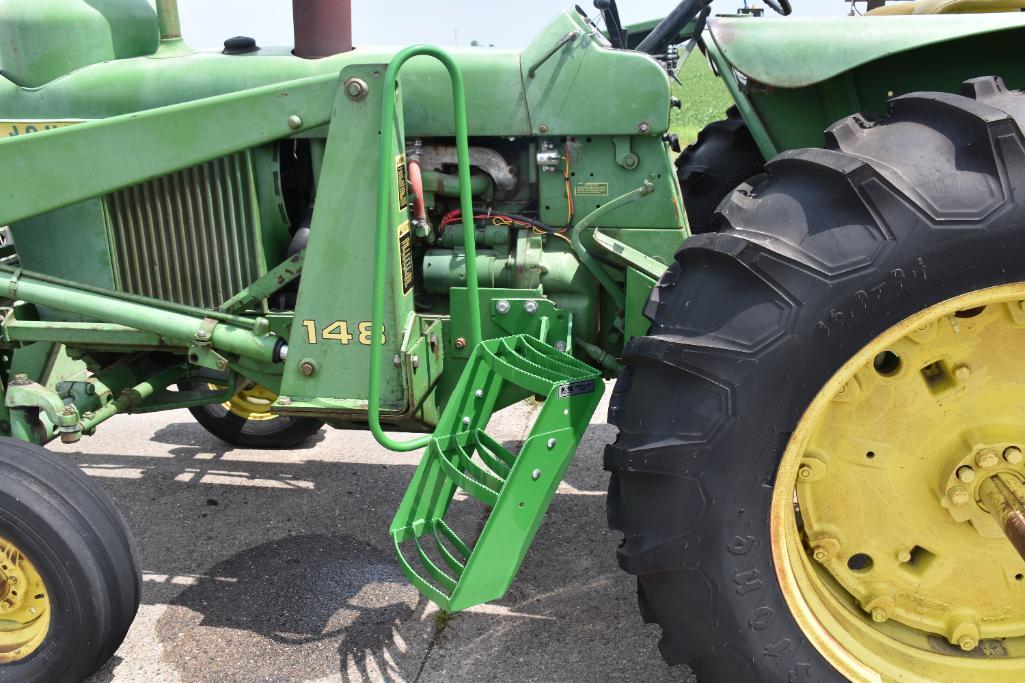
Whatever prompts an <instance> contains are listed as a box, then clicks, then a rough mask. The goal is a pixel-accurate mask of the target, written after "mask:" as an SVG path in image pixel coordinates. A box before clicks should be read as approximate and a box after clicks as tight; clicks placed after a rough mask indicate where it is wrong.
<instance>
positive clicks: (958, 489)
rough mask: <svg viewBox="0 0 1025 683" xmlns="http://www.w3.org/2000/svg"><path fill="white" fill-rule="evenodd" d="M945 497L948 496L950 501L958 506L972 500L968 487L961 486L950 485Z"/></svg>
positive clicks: (962, 505)
mask: <svg viewBox="0 0 1025 683" xmlns="http://www.w3.org/2000/svg"><path fill="white" fill-rule="evenodd" d="M947 498H949V499H950V502H951V503H953V504H954V505H955V506H957V507H959V508H960V507H964V506H965V505H968V503H970V502H972V494H970V493H968V489H966V488H965V487H963V486H952V487H950V490H949V491H947Z"/></svg>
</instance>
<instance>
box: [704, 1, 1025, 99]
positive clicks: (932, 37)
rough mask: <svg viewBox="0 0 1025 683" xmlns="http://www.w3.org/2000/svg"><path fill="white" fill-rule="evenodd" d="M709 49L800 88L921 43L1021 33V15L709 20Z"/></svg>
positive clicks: (756, 76) (762, 79)
mask: <svg viewBox="0 0 1025 683" xmlns="http://www.w3.org/2000/svg"><path fill="white" fill-rule="evenodd" d="M709 30H710V32H711V34H712V39H713V40H714V41H715V45H716V46H717V47H718V48H719V50H720V51H721V52H722V54H723V55H724V56H725V58H726V61H727V62H729V64H730V65H731V66H732V67H733V68H734V69H736V70H737V71H739V72H740V73H742V74H744V75H745V76H747V77H748V78H750V79H752V80H755V81H758V82H759V83H764V84H766V85H770V86H773V87H777V88H802V87H805V86H809V85H813V84H815V83H819V82H821V81H825V80H828V79H830V78H832V77H833V76H836V75H838V74H840V73H843V72H844V71H848V70H850V69H853V68H855V67H857V66H861V65H862V64H866V63H868V62H871V61H874V60H876V59H880V58H882V57H887V56H889V55H893V54H897V53H899V52H905V51H907V50H912V49H914V48H918V47H924V46H926V45H933V44H936V43H942V42H945V41H949V40H955V39H958V38H964V37H967V36H973V35H979V34H983V33H995V32H998V31H1022V32H1025V13H1001V14H960V15H938V16H914V17H911V16H906V17H900V16H878V17H851V18H847V19H836V18H832V19H792V18H788V19H753V18H749V17H720V18H716V19H714V20H712V21H709Z"/></svg>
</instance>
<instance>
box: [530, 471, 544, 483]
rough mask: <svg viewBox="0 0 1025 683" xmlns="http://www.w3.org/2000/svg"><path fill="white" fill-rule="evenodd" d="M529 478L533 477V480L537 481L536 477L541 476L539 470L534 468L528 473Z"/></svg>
mask: <svg viewBox="0 0 1025 683" xmlns="http://www.w3.org/2000/svg"><path fill="white" fill-rule="evenodd" d="M530 478H531V479H533V480H534V481H537V480H538V479H540V478H541V470H534V471H533V472H531V473H530Z"/></svg>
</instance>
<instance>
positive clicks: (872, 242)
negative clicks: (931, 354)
mask: <svg viewBox="0 0 1025 683" xmlns="http://www.w3.org/2000/svg"><path fill="white" fill-rule="evenodd" d="M1023 123H1025V96H1023V95H1022V94H1021V93H1018V92H1011V91H1007V90H1006V88H1005V87H1004V85H1003V83H1002V82H1001V81H1000V80H999V79H994V78H985V79H976V80H974V81H969V82H968V83H966V84H965V86H964V89H963V94H962V95H961V96H956V95H948V94H943V93H917V94H912V95H907V96H904V97H900V98H897V99H895V100H893V101H892V102H891V105H890V112H889V116H888V117H887V118H886V119H884V120H882V121H878V122H870V121H868V120H866V119H864V118H862V117H860V116H853V117H850V118H848V119H845V120H843V121H841V122H840V123H838V124H836V125H835V126H834V127H832V128H831V129H830V130H829V131H828V134H827V148H826V149H822V150H798V151H793V152H786V153H784V154H781V155H780V156H778V157H777V158H775V159H773V160H772V161H770V162H769V164H768V165H767V167H766V174H765V175H763V176H759V177H757V178H754V179H752V180H751V181H749V182H748V183H746V184H744V185H742V186H741V187H740V188H738V189H737V191H736V192H734V193H733V194H732V196H731V197H730V198H729V199H728V200H727V201H726V202H724V203H723V205H722V206H721V207H720V208H719V214H720V217H721V220H722V222H723V224H724V225H725V227H726V228H727V229H726V230H725V231H723V232H722V233H719V234H707V235H699V236H697V237H694V238H691V239H690V240H688V241H687V242H686V243H685V244H684V246H683V249H682V250H681V251H680V253H679V254H678V255H677V258H676V263H675V264H674V265H673V266H672V267H671V268H670V269H669V271H668V272H667V273H666V274H665V275H664V276H663V278H662V279H661V281H660V282H659V284H658V286H657V287H656V289H655V291H654V292H653V294H652V298H651V300H650V302H649V305H648V309H647V312H648V313H649V317H650V318H651V319H652V321H653V325H652V328H651V331H650V333H649V336H647V337H644V338H639V339H635V340H633V341H632V342H631V343H630V345H629V346H628V348H627V350H626V352H625V357H624V362H625V365H626V370H625V372H624V374H623V375H622V377H621V378H620V380H619V382H618V383H617V386H616V390H615V393H614V395H613V398H612V402H611V406H610V411H609V421H610V422H611V423H612V424H614V425H616V426H617V427H618V428H619V430H620V436H619V438H618V441H617V443H615V444H614V445H612V446H610V447H608V449H607V451H606V467H607V469H609V470H610V471H611V472H612V478H611V482H610V486H609V497H608V514H609V523H610V526H611V527H612V528H613V529H617V530H620V531H622V532H623V535H624V539H623V544H622V546H621V548H620V549H619V552H618V556H619V561H620V565H621V566H622V567H623V569H625V570H626V571H628V572H630V573H632V574H635V575H637V581H638V599H639V603H640V607H641V613H642V615H643V616H644V617H645V618H646V619H647V620H649V621H655V622H657V623H659V624H660V625H661V626H662V631H663V636H662V639H661V641H660V649H661V651H662V654H663V656H664V657H665V659H666V660H667V662H668V663H669V664H672V665H675V664H687V665H689V666H690V667H691V668H692V669H693V670H694V672H695V673H696V675H697V677H698V679H699V680H701V681H705V682H708V683H718V682H720V681H723V682H727V681H728V682H731V683H732V682H733V681H789V682H791V683H793V682H795V681H797V682H802V681H825V680H844V678H845V677H858V678H860V677H861V676H866V677H869V676H875V675H881V676H883V678H884V679H887V680H890V679H894V678H899V679H901V680H919V679H921V678H923V677H925V678H928V675H927V674H926V673H925V672H926V671H929V672H932V675H933V679H934V680H935V679H937V678H942V679H950V680H967V679H966V678H965V676H966V675H967V676H969V677H971V676H976V677H979V678H978V679H979V680H1013V676H1015V675H1017V674H1016V673H1015V672H1017V673H1018V674H1020V671H1021V669H1022V661H1023V659H1022V658H1023V657H1025V646H1023V645H1022V643H1020V642H1019V641H1020V640H1021V638H1020V636H1021V634H1017V633H1012V634H1010V635H1009V637H1008V638H1006V639H999V640H1000V642H1001V645H1000V648H994V647H989V646H986V647H984V646H981V645H979V643H978V642H977V641H976V642H973V641H972V640H971V639H967V640H966V639H964V638H963V637H962V638H961V639H960V640H959V639H958V637H957V632H956V631H954V632H953V635H952V634H951V633H943V634H942V635H940V636H936V635H935V632H934V633H933V634H930V633H926V632H923V633H922V634H921V636H922V637H921V639H920V641H921V643H922V645H921V647H920V648H918V649H915V647H912V648H911V650H910V652H911V653H912V654H911V655H910V656H908V655H907V652H906V651H904V650H902V651H901V652H902V653H903V654H900V655H899V656H894V657H892V658H890V659H887V657H886V656H882V658H881V659H880V658H879V657H876V655H875V654H871V653H869V654H865V652H864V651H863V650H864V649H865V648H863V647H862V645H861V644H860V643H855V644H854V645H851V646H850V647H848V646H847V644H848V643H851V642H853V641H852V640H851V638H852V636H851V633H852V632H853V630H854V629H862V630H865V631H866V632H870V629H872V628H875V627H874V626H873V621H874V620H875V621H884V622H885V621H887V620H888V619H891V614H890V612H891V611H892V610H893V605H892V604H891V605H888V606H887V609H886V610H883V611H882V612H880V613H879V614H878V617H879V618H878V619H876V616H877V615H876V613H875V612H874V611H873V609H872V605H871V604H869V603H868V602H867V601H863V602H862V603H861V604H858V602H857V601H856V600H851V601H850V604H849V605H847V607H846V608H845V609H846V610H847V612H849V613H850V614H848V617H850V621H848V622H842V623H851V624H854V626H853V627H852V629H851V630H848V631H841V630H837V631H834V632H822V631H816V630H815V629H814V628H812V627H811V626H809V624H810V623H812V622H814V621H815V620H814V619H810V618H809V617H808V614H806V613H804V612H802V611H801V610H799V609H798V610H796V611H795V605H802V604H804V603H801V601H800V599H799V598H800V596H795V595H794V592H795V590H797V589H795V588H794V587H793V586H792V585H791V586H788V587H787V590H784V589H783V588H782V586H781V581H780V577H781V576H782V577H784V578H786V575H787V571H788V568H787V566H784V563H782V562H781V561H778V560H779V558H780V557H781V543H784V542H785V543H789V545H785V543H784V545H783V546H782V547H783V550H786V549H787V548H789V550H790V551H791V552H793V551H794V549H795V548H796V549H797V550H798V552H804V551H807V552H808V553H811V552H812V551H813V548H812V547H811V545H810V544H809V542H808V540H807V539H806V538H795V536H796V533H794V534H791V537H790V538H789V539H787V538H784V537H785V536H786V533H787V531H788V529H787V528H784V526H783V525H781V524H780V523H779V519H780V517H779V515H778V514H777V513H778V512H779V509H780V505H783V506H789V507H791V510H790V513H791V515H793V514H794V510H793V507H794V505H793V501H794V500H795V495H798V497H799V494H800V492H801V490H802V489H800V488H799V487H797V484H796V479H795V477H796V476H797V475H796V472H797V470H796V469H794V468H791V467H790V466H789V465H787V467H785V468H784V467H781V461H784V464H786V462H785V461H786V458H785V457H784V455H785V454H787V453H789V452H790V451H791V447H792V445H793V442H794V441H796V440H798V437H797V436H794V435H795V433H798V432H800V431H801V429H803V427H801V429H799V426H800V425H803V424H804V422H803V421H802V418H803V416H806V411H808V409H809V406H810V405H813V401H816V402H817V401H818V400H819V399H818V398H817V397H819V396H821V395H822V393H821V392H823V391H826V390H827V389H830V388H831V390H832V391H834V393H835V392H836V391H837V389H836V387H831V385H830V379H831V377H834V373H837V372H838V370H840V371H846V368H847V366H848V365H849V364H850V363H852V362H853V359H856V358H858V357H859V354H861V353H862V352H863V349H865V348H866V347H867V346H870V345H872V344H873V343H875V342H874V340H877V338H882V337H881V335H883V336H885V335H884V333H887V332H888V331H892V329H895V328H896V327H898V326H899V325H900V324H901V323H902V321H905V320H907V319H909V317H910V316H913V315H915V314H919V313H920V312H922V311H928V310H940V309H939V308H934V307H937V306H938V305H940V304H941V303H942V302H945V301H948V300H951V299H953V298H954V297H959V296H962V295H966V294H967V295H972V293H977V292H980V291H984V290H986V288H990V287H997V286H1002V285H1007V283H1022V282H1025V259H1023V258H1022V255H1023V254H1025V204H1023V200H1022V199H1021V197H1023V196H1025V135H1023V134H1022V130H1023V126H1022V124H1023ZM1013 303H1017V302H1013ZM1001 305H1003V304H1001ZM1000 310H1001V311H1002V310H1004V309H1003V308H1001V309H1000ZM1008 310H1009V309H1008ZM1023 310H1025V309H1023ZM964 313H965V316H964V317H965V318H970V317H971V316H974V315H977V313H976V311H975V310H974V309H972V310H970V311H965V312H964ZM1012 313H1013V312H1012ZM1012 313H1008V314H1007V315H1012ZM1000 315H1003V313H1001V314H1000ZM1013 315H1016V314H1013ZM948 318H949V320H948ZM959 319H960V316H959V315H957V314H955V313H954V312H953V311H950V312H947V313H946V314H944V315H943V316H941V318H938V320H941V322H942V324H944V325H947V326H948V328H950V329H960V328H958V327H957V325H959V323H958V320H959ZM923 320H924V319H923ZM927 322H928V321H925V322H923V324H926V323H927ZM928 324H935V321H934V322H931V323H928ZM945 329H946V328H945ZM936 360H937V362H939V358H937V359H936ZM870 361H871V359H870ZM869 367H870V368H872V367H873V366H872V365H871V362H870V365H869ZM930 368H932V365H923V366H922V367H921V368H918V367H915V368H911V369H905V370H906V376H907V379H908V381H909V382H912V383H913V386H914V387H916V388H915V390H916V391H917V390H925V389H927V388H929V387H928V381H927V380H929V378H930V375H929V372H931V370H930ZM927 371H928V372H927ZM874 372H876V374H877V375H879V376H882V375H884V374H886V373H887V372H889V369H888V368H886V367H883V366H875V368H874ZM893 372H894V373H896V372H897V370H896V369H894V371H893ZM966 374H967V373H966ZM960 377H961V376H960V374H959V375H958V379H957V380H952V381H961V380H960ZM1008 381H1009V382H1010V383H1009V384H1008V386H1012V387H1013V386H1014V380H1013V378H1011V379H1010V380H1008ZM909 386H911V385H909ZM824 387H825V388H824ZM941 388H942V387H941ZM955 388H956V387H955ZM937 395H939V394H937ZM953 395H955V394H951V396H953ZM957 395H961V394H957ZM653 396H655V397H659V399H658V400H654V401H653V400H652V397H653ZM826 398H827V400H828V398H829V396H827V397H826ZM834 400H835V399H834ZM943 400H948V399H947V398H944V399H943ZM953 414H955V415H956V414H958V413H957V412H956V411H955V412H954V413H953ZM891 422H892V423H893V424H891V425H890V426H889V428H890V429H892V430H896V433H899V432H900V430H901V429H902V428H904V427H905V425H904V424H903V423H902V421H901V420H900V419H897V418H896V417H894V418H893V419H892V420H891ZM802 438H803V437H802ZM869 453H871V451H870V452H869ZM869 453H866V452H864V451H862V457H863V458H864V457H869V458H871V457H874V456H875V453H871V455H869ZM937 457H939V456H937ZM918 460H922V461H923V462H929V457H928V456H923V457H922V458H918ZM913 461H916V458H913V457H911V456H910V455H909V457H908V460H907V462H913ZM872 466H873V467H874V466H877V464H873V465H872ZM909 466H910V465H909ZM784 470H785V471H784ZM801 476H805V475H804V474H802V475H801ZM808 476H816V477H817V476H819V475H818V474H815V473H814V472H811V474H809V475H808ZM846 491H847V493H845V494H844V496H841V499H842V500H846V501H849V504H848V505H846V507H845V506H841V508H842V509H843V510H844V511H845V514H847V515H848V516H850V517H851V518H854V519H855V520H857V519H861V520H862V521H861V522H860V523H861V525H862V526H864V525H865V524H866V522H865V521H864V516H862V517H861V518H859V517H858V515H859V514H861V512H860V511H864V510H866V509H870V508H865V507H864V506H865V505H866V504H871V505H878V506H883V507H882V508H881V509H882V510H883V511H884V512H889V515H890V517H889V518H890V519H891V520H894V521H895V520H899V519H901V518H902V515H905V514H906V512H905V511H903V510H902V507H901V505H902V504H904V502H905V499H904V498H903V497H901V496H878V494H877V493H876V492H874V491H873V490H862V489H859V488H856V487H849V488H848V489H847V490H846ZM795 492H796V493H795ZM940 495H942V491H940V494H939V495H936V496H935V498H936V500H935V501H934V502H935V503H936V510H935V511H930V514H933V513H935V514H939V515H940V517H936V519H938V520H941V521H939V522H937V523H943V524H946V523H947V522H948V521H949V522H950V523H951V524H954V522H952V521H950V520H946V521H943V520H945V519H946V518H945V517H943V514H946V512H945V511H944V510H943V508H942V507H941V506H940V500H939V498H940ZM845 496H846V497H845ZM912 498H913V497H912V496H908V497H907V499H912ZM834 499H835V498H834ZM780 501H783V502H782V503H780ZM801 512H804V513H805V514H806V515H810V514H811V513H812V512H813V510H812V509H811V508H805V507H802V508H801ZM915 512H917V511H915ZM797 516H798V519H799V518H800V513H798V515H797ZM884 526H885V525H884ZM881 528H884V527H876V529H881ZM952 528H953V529H955V531H957V533H963V532H964V529H965V527H964V526H963V525H962V526H957V525H956V524H955V525H954V526H953V527H952ZM797 529H798V525H797V524H795V525H794V529H793V530H794V531H796V530H797ZM1003 542H1006V541H1003ZM979 543H980V546H979V547H980V549H981V550H980V552H979V555H980V557H985V556H986V553H988V552H990V550H988V549H990V548H997V549H998V550H996V551H995V552H1004V551H1005V550H1004V548H1005V547H1004V546H1003V545H999V543H1000V541H998V540H996V541H993V543H998V545H996V546H994V545H987V544H989V543H990V540H988V539H983V540H980V541H979ZM814 550H815V551H816V555H815V559H816V560H817V561H818V562H820V563H821V562H825V563H826V564H828V563H829V562H831V560H829V559H828V557H827V555H826V554H825V553H823V555H822V558H824V559H820V557H819V554H818V552H817V551H818V549H817V547H816V548H815V549H814ZM896 555H897V553H896V551H895V552H894V556H896ZM1012 559H1013V558H1012ZM1019 559H1020V558H1019ZM853 560H854V556H853V555H852V556H851V560H850V561H849V564H847V567H849V568H850V569H851V571H852V572H853V571H872V570H871V569H870V568H868V567H866V566H865V565H858V564H857V563H855V562H853ZM909 561H910V560H909ZM886 562H887V563H889V564H884V563H882V562H881V561H878V560H877V569H878V568H879V567H888V566H891V565H895V564H896V563H897V560H896V559H891V558H887V560H886ZM900 562H904V560H903V559H902V560H900ZM812 564H813V563H812ZM1008 566H1013V563H1012V564H1009V565H1008ZM971 569H972V568H971V567H970V566H953V567H950V571H952V572H961V575H962V576H964V577H968V576H971V575H972V571H971ZM895 571H896V570H895ZM900 571H903V570H900ZM868 576H872V575H871V574H869V575H868ZM1019 576H1020V574H1019ZM1015 581H1020V579H1017V578H1016V576H1015V575H1014V574H1013V573H1012V574H1010V575H1009V576H1008V577H1007V584H1008V585H1009V586H1010V590H1017V589H1016V588H1015ZM894 595H895V598H896V600H897V601H898V603H899V601H900V600H903V599H905V598H903V597H902V594H901V593H899V592H897V593H895V594H894ZM913 597H914V599H916V600H919V599H920V601H921V602H920V603H917V604H920V605H924V606H925V607H920V609H921V610H922V611H927V610H928V609H933V607H934V605H933V603H931V602H929V600H928V596H927V595H926V596H917V595H915V596H913ZM1023 602H1025V601H1023V596H1021V595H1019V596H1018V597H1017V599H1016V600H1012V601H1011V605H1013V607H1010V608H1009V609H1011V612H1013V614H1011V616H1010V617H1004V616H1001V617H999V618H1000V619H1004V618H1009V619H1011V620H1012V621H1013V620H1015V619H1020V618H1021V617H1022V616H1023V615H1022V614H1020V612H1022V609H1021V605H1022V604H1023ZM898 606H899V605H898ZM1016 610H1017V611H1016ZM898 611H899V610H898ZM870 614H871V616H869V615H870ZM813 616H815V615H813ZM893 618H894V619H895V618H896V617H893ZM958 618H961V617H958ZM972 618H974V616H973V617H972ZM966 620H970V619H966ZM819 621H822V622H823V623H825V621H826V620H819ZM837 623H841V622H840V621H838V622H837ZM890 623H895V622H890ZM951 623H953V622H951ZM978 623H981V624H983V625H992V623H993V620H992V619H989V620H987V619H986V618H980V619H979V621H978ZM1015 623H1017V622H1015ZM879 628H882V627H879ZM872 632H874V631H872ZM937 638H938V640H937ZM827 641H831V642H832V644H830V642H827ZM948 641H949V642H948ZM873 642H874V641H873ZM950 642H953V643H958V642H960V643H961V647H960V648H958V647H957V646H956V645H954V646H951V645H949V643H950ZM994 642H995V641H994ZM837 643H839V645H838V644H837ZM901 647H903V645H902V646H901ZM859 648H861V649H859ZM893 649H894V651H896V650H899V649H900V648H897V647H894V648H893ZM961 650H967V652H962V651H961ZM1001 653H1002V654H1001ZM845 657H846V659H845ZM1008 658H1010V659H1008ZM902 667H903V668H902ZM1001 667H1003V668H1001ZM1008 673H1009V674H1010V675H1011V678H1010V679H1008V678H1007V675H1008ZM1001 676H1003V678H1001Z"/></svg>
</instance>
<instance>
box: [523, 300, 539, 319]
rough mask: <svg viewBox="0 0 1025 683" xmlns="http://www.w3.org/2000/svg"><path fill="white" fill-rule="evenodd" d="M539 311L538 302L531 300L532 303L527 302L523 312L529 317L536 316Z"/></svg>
mask: <svg viewBox="0 0 1025 683" xmlns="http://www.w3.org/2000/svg"><path fill="white" fill-rule="evenodd" d="M537 309H538V306H537V302H536V301H534V300H533V299H531V300H530V301H526V302H524V304H523V310H524V311H525V312H526V314H527V315H534V314H535V313H537Z"/></svg>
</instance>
